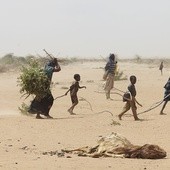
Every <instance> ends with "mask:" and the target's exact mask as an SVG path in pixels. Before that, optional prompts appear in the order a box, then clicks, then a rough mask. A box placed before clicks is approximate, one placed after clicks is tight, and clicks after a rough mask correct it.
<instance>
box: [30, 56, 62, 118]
mask: <svg viewBox="0 0 170 170" xmlns="http://www.w3.org/2000/svg"><path fill="white" fill-rule="evenodd" d="M60 70H61V68H60V65H59V64H58V61H57V58H53V59H52V60H50V61H49V62H48V63H47V64H46V65H45V68H44V72H45V74H46V75H47V77H48V81H49V82H48V83H47V87H45V88H46V89H48V92H47V93H46V95H45V96H44V97H43V98H41V99H39V98H38V97H37V96H36V97H35V98H34V100H33V101H32V102H31V105H30V108H29V111H28V112H30V113H33V114H37V115H36V118H37V119H42V117H41V116H40V115H44V116H46V117H47V118H53V117H52V116H50V115H49V112H50V109H51V107H52V105H53V101H54V98H53V95H52V93H51V90H50V87H49V86H50V84H51V81H52V76H53V73H54V72H59V71H60Z"/></svg>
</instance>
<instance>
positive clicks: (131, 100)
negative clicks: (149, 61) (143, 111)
mask: <svg viewBox="0 0 170 170" xmlns="http://www.w3.org/2000/svg"><path fill="white" fill-rule="evenodd" d="M130 82H131V84H130V85H129V86H128V91H129V92H130V94H129V97H127V98H125V101H126V104H125V106H124V107H123V111H122V112H121V113H120V114H119V115H118V117H119V120H122V119H121V118H122V116H123V115H124V113H126V112H127V111H128V110H129V109H130V108H131V109H132V113H133V117H134V119H135V120H140V119H139V118H138V116H137V112H136V110H137V107H136V103H137V104H138V105H139V106H141V107H142V105H141V104H140V103H139V102H138V101H137V100H136V98H135V96H136V88H135V83H136V76H130ZM130 96H131V97H130Z"/></svg>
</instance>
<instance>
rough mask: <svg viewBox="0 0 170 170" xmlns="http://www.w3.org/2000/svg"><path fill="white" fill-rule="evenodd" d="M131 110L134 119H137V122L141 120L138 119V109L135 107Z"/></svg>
mask: <svg viewBox="0 0 170 170" xmlns="http://www.w3.org/2000/svg"><path fill="white" fill-rule="evenodd" d="M131 109H132V113H133V117H134V119H135V120H140V119H139V118H138V116H137V112H136V110H137V109H136V108H135V107H132V108H131Z"/></svg>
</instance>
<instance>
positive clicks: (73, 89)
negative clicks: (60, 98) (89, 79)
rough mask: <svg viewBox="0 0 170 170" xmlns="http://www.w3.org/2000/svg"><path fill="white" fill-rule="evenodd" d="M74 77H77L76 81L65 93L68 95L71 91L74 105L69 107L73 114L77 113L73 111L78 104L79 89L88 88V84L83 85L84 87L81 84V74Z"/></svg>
mask: <svg viewBox="0 0 170 170" xmlns="http://www.w3.org/2000/svg"><path fill="white" fill-rule="evenodd" d="M74 79H75V81H74V82H73V83H72V85H71V86H70V89H69V90H68V91H67V92H66V93H65V95H67V93H68V92H69V91H70V97H71V101H72V106H71V107H70V108H69V109H68V112H69V113H70V114H71V115H74V114H75V113H73V109H74V107H75V106H76V105H77V104H78V97H77V92H78V90H79V89H81V88H86V86H82V87H80V86H79V81H80V75H79V74H75V75H74Z"/></svg>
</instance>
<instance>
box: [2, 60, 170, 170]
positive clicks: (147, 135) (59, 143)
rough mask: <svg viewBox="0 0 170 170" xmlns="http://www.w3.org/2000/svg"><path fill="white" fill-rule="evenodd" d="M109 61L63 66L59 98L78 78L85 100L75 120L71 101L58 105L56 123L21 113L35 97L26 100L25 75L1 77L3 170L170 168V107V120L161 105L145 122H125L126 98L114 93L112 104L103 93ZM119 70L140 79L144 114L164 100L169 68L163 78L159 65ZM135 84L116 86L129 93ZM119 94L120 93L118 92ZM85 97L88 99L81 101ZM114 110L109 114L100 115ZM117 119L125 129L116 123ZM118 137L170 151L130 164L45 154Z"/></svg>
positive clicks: (57, 77) (57, 78)
mask: <svg viewBox="0 0 170 170" xmlns="http://www.w3.org/2000/svg"><path fill="white" fill-rule="evenodd" d="M104 65H105V62H78V63H73V64H69V65H66V66H62V70H61V71H60V72H59V73H54V75H53V82H54V84H55V86H54V87H53V89H52V93H53V96H54V97H57V96H60V95H63V94H64V93H65V92H66V91H67V89H66V87H69V86H70V84H71V82H72V81H73V75H74V74H75V73H79V74H80V75H81V82H80V85H85V86H86V87H87V89H80V91H79V92H78V96H79V99H82V98H83V99H86V100H87V101H88V102H90V103H91V106H92V109H93V111H92V110H91V109H90V105H89V103H88V102H86V101H83V100H80V101H79V104H78V106H77V107H76V108H75V113H76V115H70V114H69V113H68V112H67V109H68V108H69V107H70V105H71V101H70V97H69V95H68V96H65V97H62V98H58V99H56V100H55V102H54V105H53V107H52V109H51V111H50V114H51V115H52V116H53V117H54V119H42V120H39V119H35V115H33V116H26V115H23V114H21V112H20V111H19V109H18V107H20V106H21V104H22V103H23V102H24V103H26V104H28V105H29V103H30V101H31V100H32V97H29V98H27V99H26V100H24V98H20V97H21V94H20V93H19V89H20V87H18V86H17V77H18V76H19V72H18V71H17V72H8V73H1V74H0V94H1V95H0V104H1V109H0V134H1V135H0V169H50V170H51V169H63V170H65V169H66V170H67V169H69V170H72V169H74V170H75V169H77V170H80V169H84V170H89V169H90V170H91V169H92V170H104V169H116V170H117V169H118V170H129V169H136V170H142V169H148V170H152V169H154V170H169V169H170V156H169V154H170V144H169V139H170V133H169V132H170V103H168V104H167V106H166V108H165V113H167V115H159V112H160V109H161V106H162V105H161V106H159V107H157V108H156V109H153V110H151V111H149V112H146V113H143V114H140V115H139V118H141V119H142V121H134V119H133V117H132V113H131V111H129V112H128V113H127V115H125V116H124V117H123V120H122V121H120V120H119V119H118V117H117V115H118V114H119V113H120V112H121V110H122V107H123V106H124V103H123V102H122V97H121V96H119V95H117V94H112V95H111V97H112V98H113V100H112V101H111V100H106V98H105V94H104V93H98V92H102V91H103V89H102V85H103V81H102V75H103V69H101V68H102V67H104ZM118 67H119V69H120V71H123V73H124V75H126V76H127V78H129V76H130V75H136V76H137V83H136V89H137V97H136V98H137V100H138V101H139V102H140V103H141V104H142V105H143V107H138V112H139V113H140V112H142V111H145V110H147V109H148V108H150V106H152V105H153V104H155V103H156V102H159V101H161V100H162V99H163V93H164V88H163V86H164V84H165V83H166V82H167V80H168V78H169V76H170V69H169V68H165V69H164V74H163V75H162V76H161V73H160V71H159V69H158V68H159V66H157V65H151V64H149V65H148V64H137V63H131V62H119V63H118ZM128 84H129V80H121V81H115V87H116V88H118V89H120V90H122V91H126V89H127V86H128ZM113 92H118V93H120V92H119V91H117V90H115V89H113ZM81 97H82V98H81ZM104 110H108V111H110V112H112V113H113V117H112V116H111V115H110V114H109V113H107V112H104V113H101V114H96V113H98V112H101V111H104ZM112 120H114V121H117V122H119V123H120V125H114V124H112V122H113V121H112ZM112 132H116V133H120V134H121V135H123V136H124V137H126V138H127V139H128V140H129V141H131V143H133V144H135V145H144V144H156V145H159V146H160V147H162V148H163V149H164V150H165V151H166V152H167V157H166V158H165V159H159V160H150V159H128V158H89V157H78V156H77V155H71V157H70V158H67V157H58V156H57V155H53V156H50V155H44V154H43V152H50V151H57V150H58V151H60V150H61V149H65V148H67V149H74V148H79V147H82V146H93V145H96V143H97V140H98V139H100V137H101V136H106V135H109V134H111V133H112Z"/></svg>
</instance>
